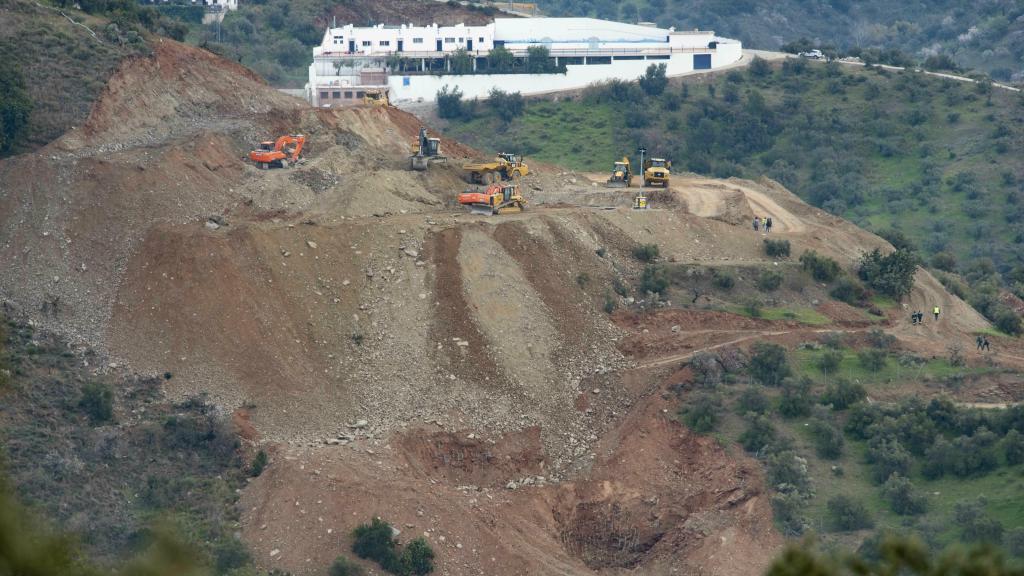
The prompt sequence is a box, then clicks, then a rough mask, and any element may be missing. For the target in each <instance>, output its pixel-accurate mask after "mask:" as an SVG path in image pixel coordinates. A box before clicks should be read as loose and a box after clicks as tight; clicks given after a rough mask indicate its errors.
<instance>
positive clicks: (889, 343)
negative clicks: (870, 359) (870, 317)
mask: <svg viewBox="0 0 1024 576" xmlns="http://www.w3.org/2000/svg"><path fill="white" fill-rule="evenodd" d="M868 342H869V343H870V344H871V345H872V346H874V347H875V348H878V349H879V350H889V349H890V348H892V347H893V345H894V344H896V337H895V336H893V335H892V334H888V333H886V332H885V331H884V330H880V329H878V328H872V329H871V330H870V331H869V332H868Z"/></svg>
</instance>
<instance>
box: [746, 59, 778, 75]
mask: <svg viewBox="0 0 1024 576" xmlns="http://www.w3.org/2000/svg"><path fill="white" fill-rule="evenodd" d="M747 71H748V72H750V75H751V76H754V77H755V78H764V77H765V76H768V75H770V74H771V73H772V65H771V64H769V63H768V61H767V60H765V59H764V58H761V57H760V56H754V59H753V60H751V61H750V64H749V65H748V66H747Z"/></svg>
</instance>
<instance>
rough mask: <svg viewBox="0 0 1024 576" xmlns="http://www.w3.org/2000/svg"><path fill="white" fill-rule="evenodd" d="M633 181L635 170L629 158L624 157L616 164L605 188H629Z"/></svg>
mask: <svg viewBox="0 0 1024 576" xmlns="http://www.w3.org/2000/svg"><path fill="white" fill-rule="evenodd" d="M632 181H633V168H632V167H631V166H630V164H629V158H628V157H626V156H623V157H622V160H621V161H620V162H616V163H615V165H614V166H613V167H612V175H611V177H610V178H608V182H607V183H606V184H605V186H607V187H609V188H629V185H630V183H631V182H632Z"/></svg>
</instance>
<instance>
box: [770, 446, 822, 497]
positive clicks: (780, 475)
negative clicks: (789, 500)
mask: <svg viewBox="0 0 1024 576" xmlns="http://www.w3.org/2000/svg"><path fill="white" fill-rule="evenodd" d="M765 472H766V474H767V476H768V483H769V484H770V485H771V486H772V487H773V488H775V490H777V491H779V492H795V493H797V494H801V495H803V496H810V495H811V478H810V476H808V474H807V460H806V459H804V458H801V457H800V456H798V455H797V454H796V452H793V451H792V450H780V451H778V452H775V453H773V454H770V455H769V456H768V458H767V459H766V460H765Z"/></svg>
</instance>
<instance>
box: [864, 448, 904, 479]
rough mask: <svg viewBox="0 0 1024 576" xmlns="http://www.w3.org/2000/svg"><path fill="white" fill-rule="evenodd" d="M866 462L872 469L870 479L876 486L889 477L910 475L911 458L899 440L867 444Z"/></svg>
mask: <svg viewBox="0 0 1024 576" xmlns="http://www.w3.org/2000/svg"><path fill="white" fill-rule="evenodd" d="M872 440H874V439H872ZM867 460H868V463H869V464H873V465H874V467H873V468H872V470H871V477H872V479H873V480H874V481H875V483H877V484H881V483H883V482H885V481H886V480H888V479H889V476H892V475H893V474H898V475H900V476H909V475H910V464H911V461H912V459H911V456H910V453H909V452H907V450H906V448H904V447H903V446H902V445H901V444H900V442H899V440H895V439H892V440H886V439H882V440H880V441H876V442H872V441H869V442H868V451H867Z"/></svg>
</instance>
